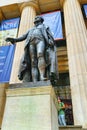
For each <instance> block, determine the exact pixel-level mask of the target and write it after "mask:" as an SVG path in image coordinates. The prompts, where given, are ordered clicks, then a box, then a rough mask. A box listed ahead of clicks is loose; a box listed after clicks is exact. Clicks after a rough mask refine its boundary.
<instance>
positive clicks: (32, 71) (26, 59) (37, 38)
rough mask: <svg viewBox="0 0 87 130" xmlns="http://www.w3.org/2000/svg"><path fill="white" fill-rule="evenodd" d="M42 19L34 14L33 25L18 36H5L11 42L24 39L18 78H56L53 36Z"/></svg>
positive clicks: (37, 79)
mask: <svg viewBox="0 0 87 130" xmlns="http://www.w3.org/2000/svg"><path fill="white" fill-rule="evenodd" d="M43 22H44V19H43V18H42V17H40V16H36V17H35V20H34V24H35V26H34V27H33V28H32V29H30V30H29V31H28V32H27V33H26V34H24V35H23V36H21V37H19V38H10V37H8V38H6V41H7V42H8V41H10V42H11V43H12V44H15V43H16V42H20V41H23V40H25V39H26V42H25V47H24V54H23V56H22V58H21V61H20V67H19V72H18V78H19V80H23V82H37V81H46V80H51V82H52V83H53V82H55V81H56V80H57V78H58V70H57V67H58V65H57V56H56V46H55V42H54V38H53V36H52V33H51V31H50V28H49V27H48V26H46V25H44V24H43Z"/></svg>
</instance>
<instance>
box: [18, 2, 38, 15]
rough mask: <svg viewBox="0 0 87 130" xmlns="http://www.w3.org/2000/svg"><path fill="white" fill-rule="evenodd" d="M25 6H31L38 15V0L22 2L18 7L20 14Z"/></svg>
mask: <svg viewBox="0 0 87 130" xmlns="http://www.w3.org/2000/svg"><path fill="white" fill-rule="evenodd" d="M27 6H32V7H34V8H35V10H36V12H37V14H40V8H39V3H38V0H28V1H27V2H23V3H22V4H21V5H20V11H21V12H22V10H23V9H24V8H25V7H27Z"/></svg>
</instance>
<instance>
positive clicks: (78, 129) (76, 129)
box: [59, 125, 83, 130]
mask: <svg viewBox="0 0 87 130" xmlns="http://www.w3.org/2000/svg"><path fill="white" fill-rule="evenodd" d="M59 130H83V129H82V126H74V125H67V126H59Z"/></svg>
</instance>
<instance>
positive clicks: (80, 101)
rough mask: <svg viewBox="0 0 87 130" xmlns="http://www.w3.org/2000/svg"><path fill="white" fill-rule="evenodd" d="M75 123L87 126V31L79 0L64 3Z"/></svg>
mask: <svg viewBox="0 0 87 130" xmlns="http://www.w3.org/2000/svg"><path fill="white" fill-rule="evenodd" d="M63 9H64V19H65V30H66V40H67V53H68V62H69V74H70V86H71V96H72V104H73V116H74V124H75V125H82V126H83V127H84V128H87V109H86V108H87V31H86V26H85V23H84V19H83V15H82V11H81V7H80V4H79V1H78V0H65V1H64V3H63Z"/></svg>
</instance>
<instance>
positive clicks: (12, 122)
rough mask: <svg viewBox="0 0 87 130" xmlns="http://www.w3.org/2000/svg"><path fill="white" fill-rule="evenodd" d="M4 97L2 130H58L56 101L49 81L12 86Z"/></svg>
mask: <svg viewBox="0 0 87 130" xmlns="http://www.w3.org/2000/svg"><path fill="white" fill-rule="evenodd" d="M6 96H7V97H6V107H5V112H4V118H3V123H2V130H19V129H21V130H58V117H57V109H56V103H57V99H56V96H55V93H54V89H53V87H52V85H51V83H50V81H43V82H42V81H41V82H37V83H35V84H34V83H19V84H12V85H10V86H9V88H8V89H7V91H6Z"/></svg>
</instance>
